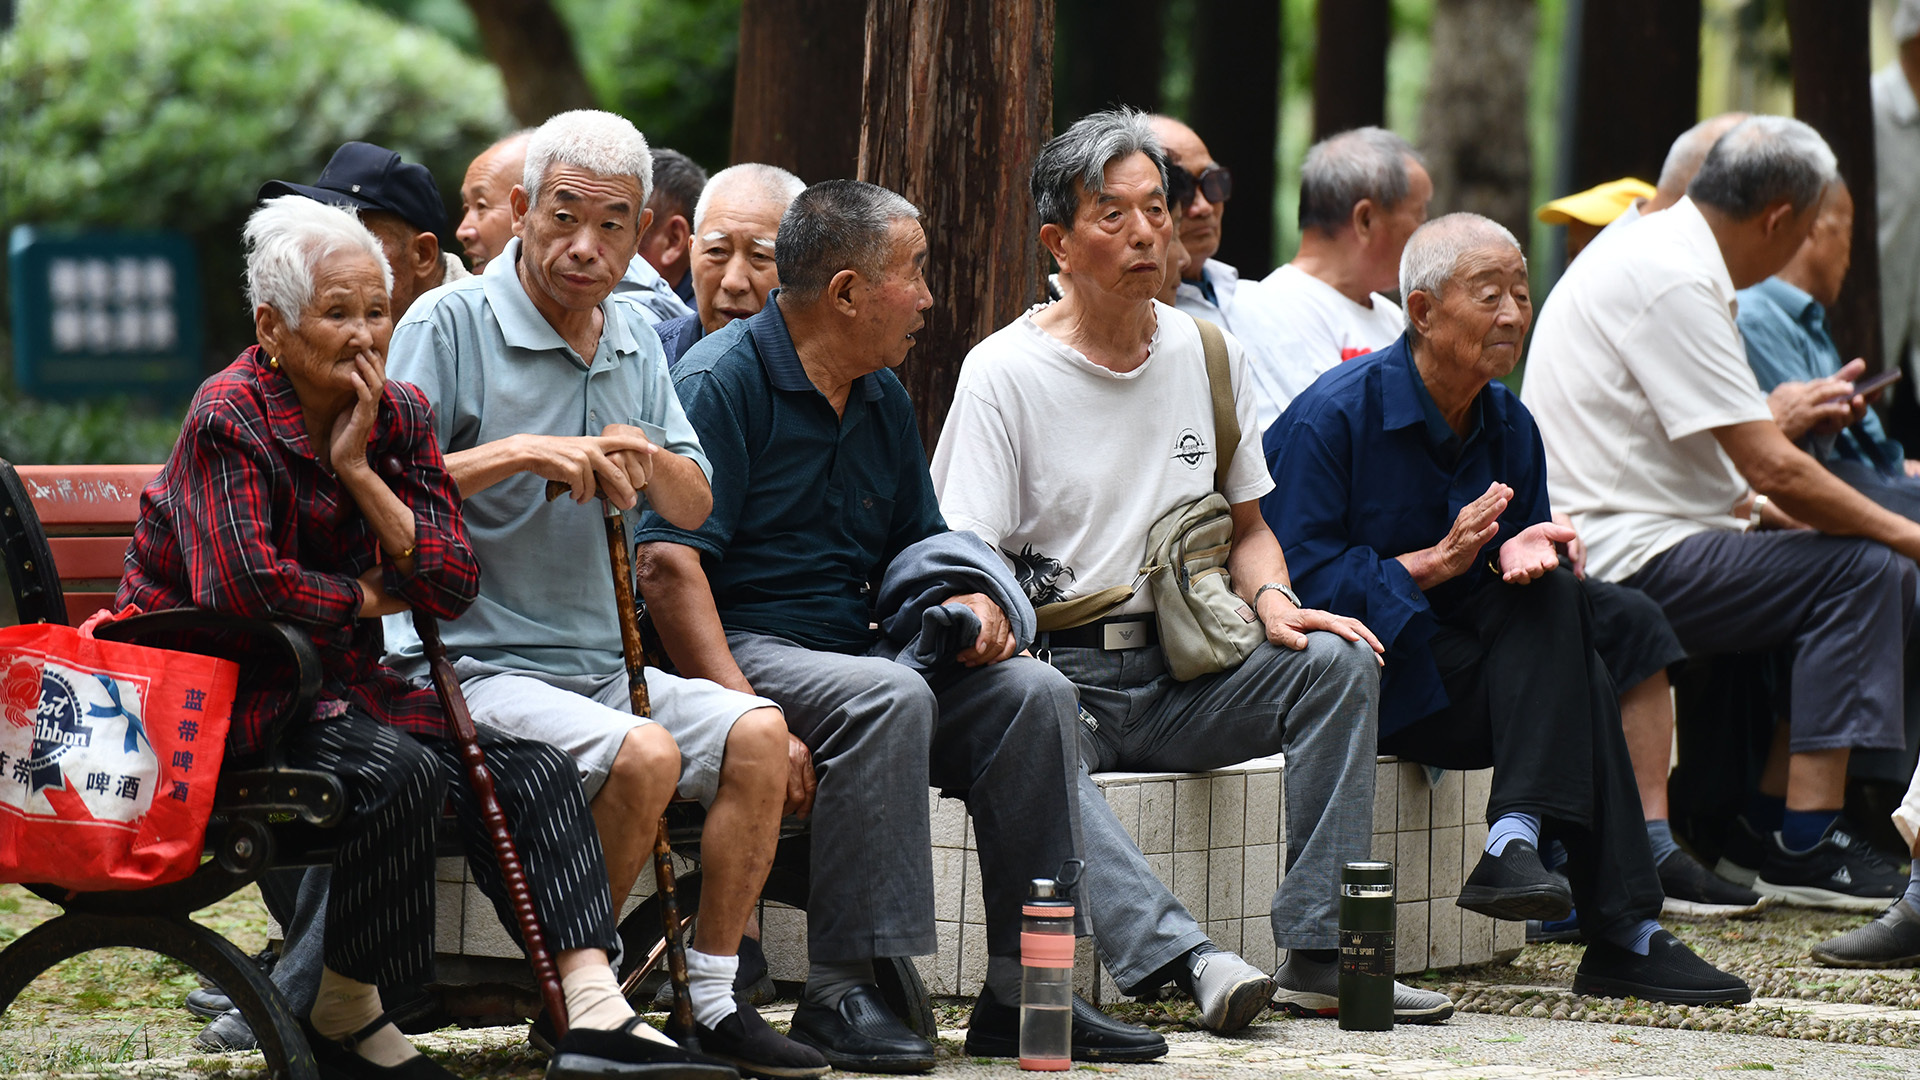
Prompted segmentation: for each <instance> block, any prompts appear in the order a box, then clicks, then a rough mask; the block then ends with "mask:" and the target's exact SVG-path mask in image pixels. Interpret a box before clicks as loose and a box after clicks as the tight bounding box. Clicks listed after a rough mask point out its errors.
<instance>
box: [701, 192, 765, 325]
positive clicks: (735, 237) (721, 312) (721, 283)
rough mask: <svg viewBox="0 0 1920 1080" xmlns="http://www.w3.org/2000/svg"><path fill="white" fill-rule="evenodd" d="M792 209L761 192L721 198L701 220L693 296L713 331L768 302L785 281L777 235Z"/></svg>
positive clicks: (703, 322)
mask: <svg viewBox="0 0 1920 1080" xmlns="http://www.w3.org/2000/svg"><path fill="white" fill-rule="evenodd" d="M785 210H786V207H784V206H782V205H780V204H779V203H778V202H776V201H774V200H772V199H768V198H764V197H759V196H751V195H749V196H744V197H741V198H731V197H721V198H715V199H714V200H712V202H710V203H709V204H708V206H707V216H706V217H704V218H702V219H700V234H699V235H698V236H694V237H692V238H690V239H689V240H688V241H687V244H688V247H689V249H690V250H691V252H692V257H693V262H692V270H691V272H692V274H693V300H694V304H695V305H696V306H697V308H698V310H699V312H700V326H701V328H702V329H704V330H705V331H706V332H707V333H709V334H711V333H713V332H714V331H715V330H718V329H720V328H721V327H723V326H725V325H727V324H728V323H730V322H732V321H733V320H735V319H744V318H746V317H747V316H749V315H752V314H754V313H755V312H758V311H759V310H760V309H761V308H763V307H765V306H767V294H768V293H769V292H772V291H773V290H774V289H776V288H778V287H779V285H780V271H779V269H778V268H777V267H775V266H774V262H773V242H774V236H775V234H777V233H778V232H779V231H780V215H781V214H782V213H783V212H784V211H785Z"/></svg>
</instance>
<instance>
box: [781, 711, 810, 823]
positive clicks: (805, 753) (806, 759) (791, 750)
mask: <svg viewBox="0 0 1920 1080" xmlns="http://www.w3.org/2000/svg"><path fill="white" fill-rule="evenodd" d="M819 786H820V782H819V781H818V780H817V779H815V778H814V775H813V751H811V750H808V749H807V744H806V743H803V742H801V741H800V736H798V735H795V734H793V733H792V732H788V733H787V804H786V806H785V807H784V808H782V809H781V811H780V813H781V814H783V815H785V814H792V815H793V816H794V817H806V816H807V815H808V814H811V813H813V793H814V791H815V789H817V788H818V787H819Z"/></svg>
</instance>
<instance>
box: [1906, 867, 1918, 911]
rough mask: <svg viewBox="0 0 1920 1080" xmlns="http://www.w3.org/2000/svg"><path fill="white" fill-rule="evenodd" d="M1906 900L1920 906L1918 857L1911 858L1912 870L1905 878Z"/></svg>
mask: <svg viewBox="0 0 1920 1080" xmlns="http://www.w3.org/2000/svg"><path fill="white" fill-rule="evenodd" d="M1906 901H1907V903H1909V904H1912V905H1914V906H1915V907H1920V859H1915V860H1913V870H1912V872H1911V873H1910V874H1909V875H1908V878H1907V895H1906Z"/></svg>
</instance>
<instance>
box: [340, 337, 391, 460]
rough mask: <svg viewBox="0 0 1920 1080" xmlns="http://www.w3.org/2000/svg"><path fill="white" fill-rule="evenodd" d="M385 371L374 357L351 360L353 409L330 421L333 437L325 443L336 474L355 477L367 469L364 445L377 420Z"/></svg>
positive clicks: (365, 354) (366, 356)
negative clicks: (349, 474) (347, 474)
mask: <svg viewBox="0 0 1920 1080" xmlns="http://www.w3.org/2000/svg"><path fill="white" fill-rule="evenodd" d="M385 368H386V365H385V364H384V363H381V362H380V360H379V358H378V357H377V356H375V355H369V354H368V353H360V354H358V355H356V356H355V357H354V358H353V396H354V401H353V407H352V408H350V409H347V410H345V411H343V412H342V413H340V415H339V416H336V417H334V420H333V435H332V438H330V439H329V440H328V451H329V456H330V457H331V458H332V460H333V470H334V472H336V473H339V474H342V475H345V474H346V473H349V472H353V473H358V472H360V471H361V470H363V469H365V468H367V442H368V440H370V439H371V438H372V437H373V423H374V421H375V420H377V419H379V418H380V396H381V394H383V393H384V392H385V391H386V388H387V373H386V370H385Z"/></svg>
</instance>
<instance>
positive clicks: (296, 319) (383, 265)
mask: <svg viewBox="0 0 1920 1080" xmlns="http://www.w3.org/2000/svg"><path fill="white" fill-rule="evenodd" d="M245 235H246V243H247V303H248V305H249V306H252V307H255V308H258V307H259V306H260V305H261V304H265V305H267V306H268V307H270V308H272V309H273V310H275V311H277V312H279V313H280V317H281V318H283V319H285V320H286V321H287V326H288V327H289V328H290V329H295V330H297V329H299V328H300V313H301V312H302V311H303V310H305V309H306V306H307V304H308V303H309V302H311V301H312V300H313V276H314V271H315V270H316V269H318V268H319V266H320V262H321V260H323V259H325V258H326V257H327V256H329V255H333V254H336V253H338V252H342V251H348V252H352V251H358V252H361V253H363V254H366V255H370V256H372V257H373V261H374V262H375V263H376V264H378V265H379V267H380V280H381V282H382V283H383V284H384V285H386V287H387V292H388V293H392V292H393V269H392V267H389V266H388V265H387V256H386V253H385V252H384V251H383V250H381V247H380V241H379V239H377V238H376V237H375V236H374V235H373V234H372V233H370V232H368V231H367V227H366V226H365V225H362V224H361V223H360V217H359V215H357V214H355V213H354V212H353V211H352V210H351V209H348V208H346V207H341V206H329V205H328V204H326V203H323V202H318V201H316V200H313V199H309V198H307V197H306V196H305V195H279V196H276V197H274V198H271V199H268V200H267V201H266V202H265V203H263V204H261V206H260V208H259V209H258V210H255V211H254V212H253V215H252V216H251V217H249V218H247V228H246V233H245Z"/></svg>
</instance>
